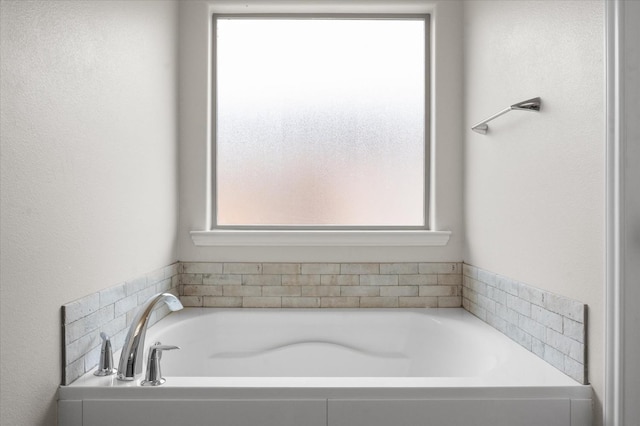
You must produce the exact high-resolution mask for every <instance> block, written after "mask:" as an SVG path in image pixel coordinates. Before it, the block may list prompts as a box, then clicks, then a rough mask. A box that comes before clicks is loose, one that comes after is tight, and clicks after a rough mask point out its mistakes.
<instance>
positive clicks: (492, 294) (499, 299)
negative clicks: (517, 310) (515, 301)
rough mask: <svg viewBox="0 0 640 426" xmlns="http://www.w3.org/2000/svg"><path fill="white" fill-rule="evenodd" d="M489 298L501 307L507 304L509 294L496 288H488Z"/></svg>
mask: <svg viewBox="0 0 640 426" xmlns="http://www.w3.org/2000/svg"><path fill="white" fill-rule="evenodd" d="M487 297H488V298H489V299H491V300H493V301H495V302H496V303H500V304H501V305H506V304H507V293H505V292H504V291H502V290H500V289H498V288H496V287H487Z"/></svg>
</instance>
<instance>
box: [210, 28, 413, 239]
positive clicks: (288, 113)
mask: <svg viewBox="0 0 640 426" xmlns="http://www.w3.org/2000/svg"><path fill="white" fill-rule="evenodd" d="M424 28H425V24H424V21H423V20H402V19H379V20H372V19H333V20H332V19H279V18H278V19H253V18H251V19H233V18H219V19H217V34H216V37H217V48H216V79H217V84H216V97H217V104H216V120H217V122H216V140H215V143H216V145H215V147H216V169H215V173H216V210H217V217H216V221H217V224H218V225H276V226H278V225H283V226H296V225H297V226H330V225H334V226H424V225H425V223H424V216H425V214H424V209H425V200H424V194H425V140H424V138H425V86H424V85H425V33H424V31H425V29H424Z"/></svg>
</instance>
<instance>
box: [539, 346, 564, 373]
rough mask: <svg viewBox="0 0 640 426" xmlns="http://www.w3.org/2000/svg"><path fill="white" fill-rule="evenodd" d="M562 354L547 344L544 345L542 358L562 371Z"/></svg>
mask: <svg viewBox="0 0 640 426" xmlns="http://www.w3.org/2000/svg"><path fill="white" fill-rule="evenodd" d="M564 358H565V357H564V354H563V353H562V352H560V351H558V350H557V349H554V348H552V347H551V346H549V345H544V357H543V358H542V359H544V360H545V361H547V362H548V363H549V364H551V365H553V366H554V367H556V368H557V369H558V370H560V371H564Z"/></svg>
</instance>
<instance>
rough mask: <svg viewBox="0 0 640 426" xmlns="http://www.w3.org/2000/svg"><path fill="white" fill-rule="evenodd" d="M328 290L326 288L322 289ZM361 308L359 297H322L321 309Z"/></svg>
mask: <svg viewBox="0 0 640 426" xmlns="http://www.w3.org/2000/svg"><path fill="white" fill-rule="evenodd" d="M320 288H326V287H320ZM359 306H360V298H359V297H321V298H320V307H321V308H357V307H359Z"/></svg>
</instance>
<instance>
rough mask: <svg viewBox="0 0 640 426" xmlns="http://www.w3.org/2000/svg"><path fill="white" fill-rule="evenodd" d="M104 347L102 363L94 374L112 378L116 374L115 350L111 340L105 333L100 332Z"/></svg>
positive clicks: (102, 348)
mask: <svg viewBox="0 0 640 426" xmlns="http://www.w3.org/2000/svg"><path fill="white" fill-rule="evenodd" d="M100 337H101V338H102V347H101V348H100V363H99V364H98V369H97V370H96V371H95V372H94V373H93V374H94V375H96V376H110V375H112V374H114V373H115V372H116V370H114V369H113V350H112V348H111V340H110V339H109V337H108V336H107V334H106V333H105V332H104V331H101V332H100Z"/></svg>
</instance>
